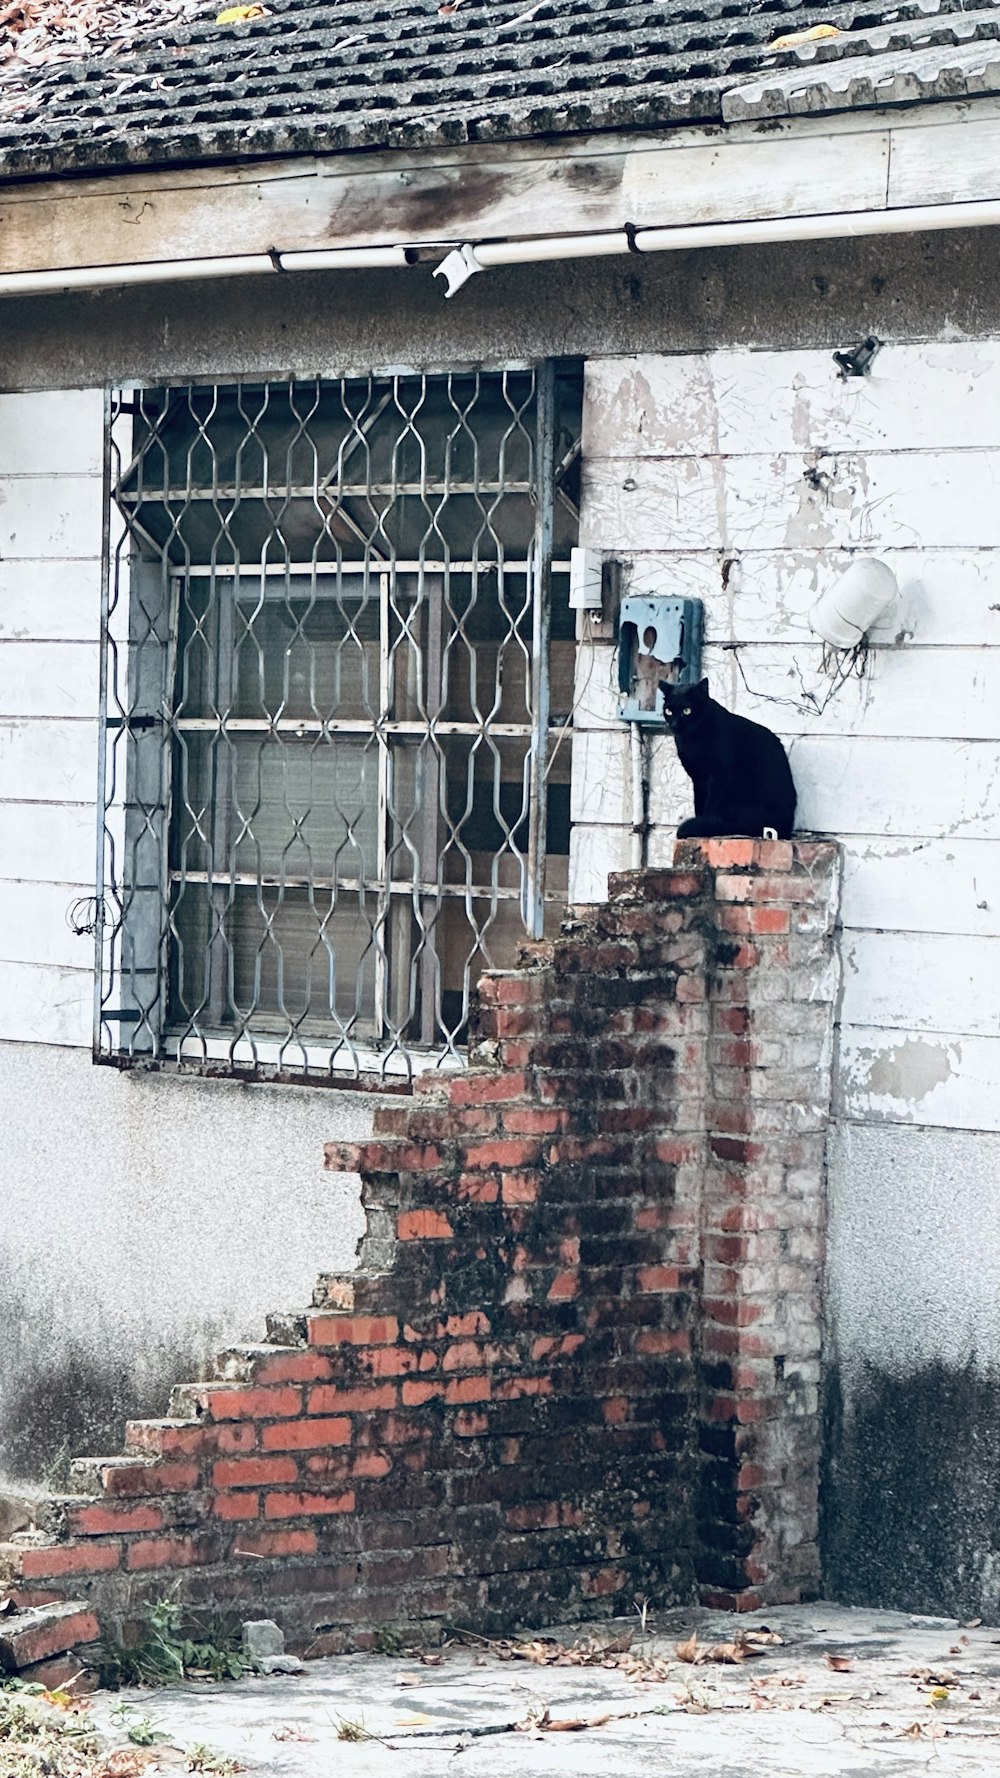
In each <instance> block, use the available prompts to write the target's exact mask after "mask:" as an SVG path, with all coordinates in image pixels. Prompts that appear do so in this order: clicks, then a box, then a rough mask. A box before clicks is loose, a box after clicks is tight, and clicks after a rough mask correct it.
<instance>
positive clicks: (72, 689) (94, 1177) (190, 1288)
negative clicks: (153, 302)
mask: <svg viewBox="0 0 1000 1778" xmlns="http://www.w3.org/2000/svg"><path fill="white" fill-rule="evenodd" d="M102 429H103V397H102V395H101V394H100V393H99V392H87V391H85V392H79V391H75V392H70V393H65V392H64V393H50V394H40V395H0V1125H2V1130H3V1141H2V1155H0V1202H2V1210H0V1345H2V1350H3V1356H2V1362H0V1480H2V1479H3V1478H4V1477H5V1476H6V1477H7V1478H9V1477H10V1476H11V1475H14V1476H15V1477H18V1478H19V1477H21V1476H23V1475H24V1474H26V1473H28V1472H29V1471H30V1473H32V1474H34V1475H35V1476H36V1478H37V1475H38V1474H39V1473H40V1471H42V1470H44V1469H45V1467H46V1465H47V1464H49V1463H51V1462H52V1461H53V1460H54V1459H56V1458H58V1457H61V1456H62V1455H63V1454H64V1453H63V1445H64V1443H65V1438H64V1434H63V1430H62V1428H64V1427H65V1428H67V1432H66V1438H68V1439H69V1440H70V1442H72V1443H73V1444H74V1445H75V1448H76V1449H79V1448H80V1440H81V1439H84V1440H86V1438H87V1436H88V1434H89V1433H90V1431H91V1429H93V1432H94V1436H97V1435H98V1433H99V1431H100V1429H101V1428H102V1427H103V1428H105V1429H106V1430H105V1432H104V1437H103V1440H102V1442H105V1443H106V1442H107V1440H108V1438H110V1436H111V1432H110V1428H112V1427H113V1426H114V1424H115V1423H116V1422H120V1420H121V1418H122V1417H123V1416H124V1413H125V1412H126V1411H127V1410H128V1409H129V1407H130V1406H131V1407H132V1408H133V1409H134V1408H136V1407H142V1408H143V1409H145V1411H147V1412H154V1413H155V1412H162V1411H165V1408H166V1399H167V1392H168V1390H169V1387H170V1384H171V1383H172V1382H174V1381H175V1380H177V1379H178V1378H179V1377H181V1376H183V1375H184V1374H186V1373H187V1371H188V1370H190V1369H191V1368H192V1367H194V1366H197V1365H203V1364H205V1363H206V1362H207V1361H208V1360H209V1358H210V1357H211V1354H212V1351H213V1350H214V1348H215V1347H216V1346H217V1345H218V1344H219V1343H224V1342H225V1341H229V1340H234V1339H247V1338H250V1339H254V1338H259V1337H262V1335H263V1331H264V1317H265V1314H266V1313H267V1312H268V1311H270V1310H278V1311H280V1310H284V1309H293V1308H300V1307H302V1306H303V1305H304V1304H305V1303H307V1302H308V1301H309V1297H310V1294H311V1290H312V1285H313V1281H314V1279H315V1276H316V1274H317V1273H318V1272H320V1271H323V1270H329V1271H336V1270H339V1269H347V1268H349V1267H350V1266H351V1265H352V1264H353V1259H354V1250H355V1245H356V1242H357V1239H358V1237H359V1235H360V1233H361V1225H362V1216H361V1210H360V1204H359V1201H358V1192H357V1182H356V1180H353V1179H351V1178H347V1177H339V1176H334V1175H331V1174H328V1173H324V1171H323V1143H324V1142H325V1141H329V1140H352V1139H355V1138H360V1137H364V1136H365V1135H367V1134H368V1133H369V1131H370V1129H371V1118H372V1101H371V1100H370V1099H369V1098H366V1097H362V1096H359V1095H357V1094H351V1093H344V1092H340V1091H336V1092H331V1091H324V1090H322V1089H315V1090H312V1089H300V1088H287V1087H281V1088H276V1087H267V1086H260V1085H242V1084H238V1083H227V1082H224V1081H211V1082H209V1081H199V1080H192V1079H184V1080H179V1079H170V1078H168V1077H166V1076H162V1075H148V1074H143V1075H139V1074H131V1075H130V1074H119V1073H118V1072H117V1071H115V1070H114V1069H111V1068H95V1067H94V1066H93V1065H92V1063H91V1058H90V1032H91V1008H92V999H93V940H92V939H91V938H89V937H86V936H84V937H76V936H75V935H74V934H73V932H72V931H71V930H70V928H69V926H68V925H67V920H66V915H67V912H68V910H69V908H70V906H71V904H72V903H73V902H74V901H76V899H77V898H78V897H81V896H85V895H88V894H92V893H93V884H94V857H95V847H96V839H95V833H96V814H95V802H96V787H97V711H98V633H99V617H100V545H101V507H102V494H101V488H102V481H101V456H102ZM88 1398H89V1400H88Z"/></svg>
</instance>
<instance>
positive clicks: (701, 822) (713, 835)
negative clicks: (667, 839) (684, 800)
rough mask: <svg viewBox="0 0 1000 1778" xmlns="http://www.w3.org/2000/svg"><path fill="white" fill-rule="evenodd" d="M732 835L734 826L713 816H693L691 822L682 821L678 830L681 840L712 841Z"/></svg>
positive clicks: (678, 836)
mask: <svg viewBox="0 0 1000 1778" xmlns="http://www.w3.org/2000/svg"><path fill="white" fill-rule="evenodd" d="M730 833H732V826H731V825H730V823H728V822H726V821H720V819H719V817H718V816H717V815H716V816H712V815H693V816H692V817H691V819H690V820H689V821H682V822H681V824H680V826H679V827H678V829H677V838H678V839H679V840H711V839H717V838H718V837H719V836H720V835H726V834H730Z"/></svg>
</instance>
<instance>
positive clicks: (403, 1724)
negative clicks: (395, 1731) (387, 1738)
mask: <svg viewBox="0 0 1000 1778" xmlns="http://www.w3.org/2000/svg"><path fill="white" fill-rule="evenodd" d="M433 1721H434V1718H433V1717H432V1716H428V1715H427V1714H426V1712H425V1711H423V1710H415V1711H414V1712H413V1715H412V1716H397V1718H396V1727H397V1728H399V1729H420V1728H423V1726H424V1724H425V1723H428V1722H433Z"/></svg>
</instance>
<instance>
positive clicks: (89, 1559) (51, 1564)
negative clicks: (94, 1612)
mask: <svg viewBox="0 0 1000 1778" xmlns="http://www.w3.org/2000/svg"><path fill="white" fill-rule="evenodd" d="M19 1560H20V1567H21V1573H22V1575H23V1577H24V1579H25V1580H54V1579H55V1578H56V1576H57V1575H61V1574H104V1573H106V1572H107V1571H108V1570H109V1569H111V1568H117V1567H118V1565H119V1562H120V1560H121V1545H120V1544H117V1543H89V1542H88V1543H62V1544H59V1543H57V1544H50V1545H45V1546H43V1547H42V1548H41V1549H25V1550H23V1551H21V1552H20V1554H19Z"/></svg>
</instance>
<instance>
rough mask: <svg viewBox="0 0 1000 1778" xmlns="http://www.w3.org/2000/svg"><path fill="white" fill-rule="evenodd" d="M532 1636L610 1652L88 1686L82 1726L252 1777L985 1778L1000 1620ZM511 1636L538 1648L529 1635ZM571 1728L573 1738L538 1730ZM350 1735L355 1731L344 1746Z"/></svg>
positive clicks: (853, 1615)
mask: <svg viewBox="0 0 1000 1778" xmlns="http://www.w3.org/2000/svg"><path fill="white" fill-rule="evenodd" d="M765 1625H766V1626H767V1627H768V1628H770V1629H771V1630H772V1631H774V1632H776V1633H777V1634H778V1635H779V1636H780V1637H781V1638H782V1640H781V1642H780V1644H770V1645H767V1646H765V1648H764V1651H763V1653H761V1654H759V1655H755V1656H752V1657H749V1658H746V1659H744V1660H742V1661H740V1662H738V1663H737V1664H722V1663H720V1662H718V1661H715V1660H699V1661H698V1662H697V1663H696V1664H692V1663H691V1662H690V1661H684V1660H682V1659H680V1658H679V1657H678V1653H677V1645H678V1644H679V1643H681V1644H683V1643H684V1642H685V1641H688V1639H690V1637H691V1636H692V1634H696V1636H697V1643H698V1647H697V1651H695V1652H698V1653H699V1654H700V1653H702V1652H703V1651H704V1650H705V1649H706V1648H711V1647H712V1646H713V1645H715V1644H719V1643H722V1644H727V1643H732V1642H733V1640H734V1639H735V1638H738V1637H739V1636H740V1634H741V1633H742V1634H746V1633H748V1632H753V1631H760V1629H761V1627H762V1626H765ZM629 1635H631V1646H630V1647H629V1648H627V1649H626V1648H625V1647H624V1646H623V1644H624V1643H625V1642H626V1641H627V1638H628V1636H629ZM544 1636H545V1637H546V1638H551V1639H553V1640H554V1642H555V1643H556V1644H558V1645H561V1646H562V1647H563V1648H565V1649H573V1648H577V1649H580V1647H581V1645H583V1646H584V1647H585V1648H586V1649H587V1650H589V1651H590V1652H589V1655H588V1661H593V1659H594V1653H593V1646H592V1645H593V1644H594V1643H596V1642H599V1643H600V1644H601V1645H608V1644H611V1645H616V1644H617V1652H612V1653H610V1654H608V1655H607V1656H606V1657H605V1664H601V1663H600V1661H599V1660H598V1662H597V1664H586V1665H582V1664H577V1665H554V1664H545V1663H543V1662H537V1663H536V1662H533V1661H530V1660H522V1659H509V1658H507V1659H504V1658H501V1656H502V1654H503V1653H504V1652H505V1651H504V1650H503V1649H502V1648H501V1649H500V1650H499V1651H498V1649H497V1648H496V1647H495V1646H491V1645H482V1646H479V1645H468V1644H465V1645H462V1644H459V1643H458V1642H457V1641H456V1642H453V1643H451V1644H449V1645H447V1646H445V1647H444V1648H443V1649H441V1650H440V1651H435V1653H434V1657H433V1658H435V1660H436V1656H437V1654H440V1664H433V1665H424V1664H422V1662H421V1658H420V1655H419V1654H404V1655H401V1656H399V1657H390V1656H385V1655H341V1656H338V1657H336V1658H333V1659H327V1660H320V1661H314V1662H309V1663H307V1667H306V1671H305V1673H304V1674H302V1675H300V1676H298V1677H294V1678H292V1677H280V1678H279V1677H275V1678H271V1679H256V1678H245V1679H243V1680H240V1681H239V1682H238V1683H236V1684H230V1685H213V1686H209V1685H201V1684H197V1685H196V1684H191V1685H184V1686H171V1687H168V1688H166V1689H164V1690H162V1691H155V1692H150V1691H148V1690H147V1691H130V1692H123V1693H118V1694H114V1693H102V1694H100V1695H99V1696H98V1697H97V1698H95V1700H94V1719H95V1726H97V1727H99V1728H100V1729H102V1730H103V1731H104V1732H106V1733H108V1734H109V1735H110V1736H111V1737H112V1738H113V1739H117V1740H122V1739H123V1738H124V1737H123V1732H122V1724H121V1715H122V1712H121V1706H122V1704H124V1705H125V1706H126V1707H131V1708H132V1709H133V1710H134V1711H135V1712H136V1713H138V1714H141V1715H142V1716H145V1717H150V1718H152V1719H153V1721H154V1722H155V1725H156V1727H157V1729H158V1730H160V1731H161V1732H162V1733H163V1734H165V1735H166V1736H167V1737H168V1738H169V1741H170V1742H171V1743H172V1744H173V1745H174V1746H175V1747H179V1748H183V1749H189V1748H190V1747H192V1746H193V1745H195V1744H197V1743H202V1744H204V1745H206V1746H208V1747H210V1748H211V1749H213V1750H214V1751H215V1752H216V1753H218V1754H220V1755H225V1756H228V1757H229V1758H231V1759H235V1760H237V1761H239V1763H240V1764H241V1765H242V1766H243V1767H244V1768H245V1769H246V1771H247V1772H248V1773H249V1774H254V1775H257V1778H446V1775H447V1778H592V1775H593V1778H635V1775H636V1774H640V1773H641V1774H642V1775H643V1778H692V1774H697V1778H891V1775H892V1774H903V1775H909V1774H917V1773H922V1772H924V1771H926V1772H928V1773H930V1774H932V1775H933V1778H951V1775H952V1774H956V1775H960V1778H998V1774H1000V1628H996V1627H994V1628H990V1627H985V1626H982V1625H967V1626H963V1625H961V1624H959V1623H958V1622H957V1621H956V1620H955V1619H947V1618H939V1619H930V1618H916V1617H906V1616H903V1615H900V1614H898V1613H893V1612H873V1611H865V1610H853V1609H850V1608H846V1607H838V1606H830V1605H824V1604H817V1605H807V1606H796V1607H794V1608H793V1607H784V1608H778V1609H775V1610H772V1611H768V1612H766V1613H757V1614H756V1615H754V1616H748V1617H746V1618H734V1617H732V1616H728V1615H725V1614H722V1613H717V1612H706V1611H699V1610H680V1611H671V1612H665V1613H661V1614H659V1616H658V1617H657V1618H656V1620H655V1622H653V1621H652V1620H651V1621H650V1624H649V1633H646V1634H644V1633H643V1631H642V1627H641V1625H640V1624H639V1622H638V1620H637V1619H636V1620H634V1621H633V1623H632V1624H626V1623H624V1622H613V1623H607V1624H603V1625H600V1626H598V1627H596V1628H595V1626H593V1625H591V1626H587V1627H586V1628H582V1629H581V1628H580V1627H579V1626H576V1627H574V1626H562V1627H560V1628H559V1629H556V1630H552V1631H547V1632H544ZM521 1640H522V1641H523V1642H524V1643H526V1644H530V1643H532V1642H533V1641H534V1642H537V1643H538V1644H539V1646H538V1648H537V1650H536V1653H537V1654H538V1655H539V1656H544V1655H548V1654H551V1653H552V1652H553V1648H552V1646H551V1644H550V1643H549V1642H547V1641H545V1642H543V1641H542V1640H541V1634H540V1635H539V1637H537V1638H534V1637H532V1636H531V1634H530V1633H528V1634H526V1635H525V1636H524V1637H523V1638H522V1639H521ZM688 1652H692V1651H690V1650H689V1651H688ZM564 1658H565V1657H564ZM577 1658H578V1657H577ZM601 1717H603V1718H606V1720H605V1721H603V1722H598V1721H596V1720H595V1719H597V1718H601ZM580 1719H585V1720H586V1723H587V1726H586V1727H583V1728H580V1729H575V1730H571V1729H562V1730H561V1729H559V1728H557V1727H556V1726H555V1725H556V1724H557V1723H558V1722H560V1721H567V1720H580ZM514 1724H518V1725H520V1726H519V1727H513V1726H512V1725H514ZM345 1725H356V1729H355V1728H352V1727H350V1726H348V1727H346V1730H345ZM357 1730H360V1731H362V1732H363V1733H364V1734H365V1735H366V1736H368V1737H369V1738H368V1739H360V1740H356V1739H345V1738H342V1737H343V1736H344V1735H345V1732H346V1733H348V1734H350V1733H354V1732H356V1731H357ZM165 1769H166V1768H165ZM175 1769H176V1768H175ZM182 1769H183V1768H182Z"/></svg>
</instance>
